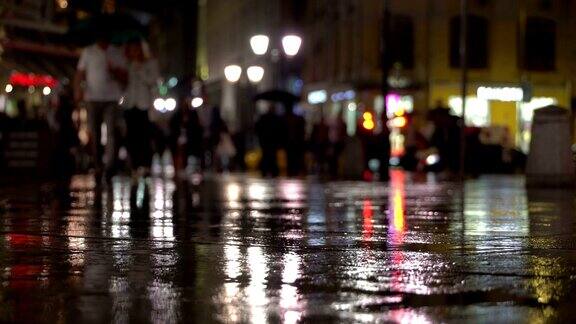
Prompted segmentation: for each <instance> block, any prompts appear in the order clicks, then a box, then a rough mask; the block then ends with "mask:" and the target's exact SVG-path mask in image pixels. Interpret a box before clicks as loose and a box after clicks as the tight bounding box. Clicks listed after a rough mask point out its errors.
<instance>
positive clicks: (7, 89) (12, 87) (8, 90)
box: [4, 83, 14, 93]
mask: <svg viewBox="0 0 576 324" xmlns="http://www.w3.org/2000/svg"><path fill="white" fill-rule="evenodd" d="M4 90H5V91H6V92H7V93H10V92H12V90H14V86H12V85H11V84H10V83H8V84H7V85H6V87H5V88H4Z"/></svg>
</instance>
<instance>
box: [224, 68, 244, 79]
mask: <svg viewBox="0 0 576 324" xmlns="http://www.w3.org/2000/svg"><path fill="white" fill-rule="evenodd" d="M241 75H242V68H241V67H240V66H239V65H228V66H227V67H225V68H224V76H225V77H226V80H228V81H229V82H232V83H234V82H238V80H240V76H241Z"/></svg>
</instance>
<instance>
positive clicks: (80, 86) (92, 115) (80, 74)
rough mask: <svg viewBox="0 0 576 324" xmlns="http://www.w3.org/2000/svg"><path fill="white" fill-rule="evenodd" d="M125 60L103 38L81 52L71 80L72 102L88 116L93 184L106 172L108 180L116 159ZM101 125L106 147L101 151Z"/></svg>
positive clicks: (118, 50)
mask: <svg viewBox="0 0 576 324" xmlns="http://www.w3.org/2000/svg"><path fill="white" fill-rule="evenodd" d="M126 78H127V71H126V58H125V57H124V53H123V51H122V49H120V48H118V47H116V46H112V45H110V43H109V42H108V40H107V37H106V35H104V34H101V35H98V40H97V41H96V43H95V44H93V45H91V46H88V47H86V48H84V49H83V50H82V53H81V55H80V60H79V61H78V66H77V72H76V76H75V79H74V85H75V92H74V98H75V100H76V102H80V101H82V100H83V101H84V102H85V103H86V108H87V112H88V128H89V133H90V143H91V154H92V158H93V160H94V167H95V169H96V172H95V175H96V178H97V180H99V178H100V177H101V176H102V175H103V171H106V176H107V177H106V178H107V179H110V177H111V176H112V172H113V168H114V167H115V164H116V161H117V156H118V149H119V147H118V128H119V127H118V121H119V120H120V110H119V109H118V102H119V100H120V98H121V96H122V90H123V87H124V85H125V83H126ZM102 124H104V125H106V137H105V139H106V141H105V143H106V146H105V148H103V147H102V145H101V144H102V142H103V139H102V135H103V134H102ZM103 157H105V159H104V161H103Z"/></svg>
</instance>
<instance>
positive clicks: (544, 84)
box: [303, 0, 576, 148]
mask: <svg viewBox="0 0 576 324" xmlns="http://www.w3.org/2000/svg"><path fill="white" fill-rule="evenodd" d="M385 3H386V1H377V0H364V1H353V0H337V1H329V0H316V1H311V2H309V3H308V6H307V8H306V24H305V25H306V31H305V35H306V37H307V39H308V43H309V46H308V47H307V48H306V52H305V57H306V64H305V68H304V73H303V77H304V82H305V89H306V91H305V97H308V99H312V100H308V101H309V102H308V104H309V105H308V108H309V109H310V110H314V109H316V110H317V111H322V113H323V114H325V115H336V116H339V115H340V114H342V116H343V118H347V119H349V120H350V121H351V122H352V121H353V120H354V121H355V119H354V116H356V117H357V116H358V112H359V111H363V110H369V111H375V112H376V113H378V114H381V113H382V111H381V110H382V108H383V106H384V105H383V102H384V99H383V98H382V97H381V96H380V93H381V91H380V87H381V80H382V63H381V44H382V39H383V36H382V35H383V21H384V19H383V17H384V14H383V13H384V11H385V10H384V9H385V8H384V4H385ZM387 3H388V6H389V7H388V12H389V17H390V18H389V20H388V21H389V24H388V28H387V30H388V32H387V35H388V36H387V38H386V39H387V46H386V48H387V50H388V51H389V52H388V55H389V56H388V57H389V66H390V69H389V73H388V84H389V86H390V89H391V90H390V93H391V94H392V96H391V97H389V98H387V100H386V103H387V104H389V107H388V109H391V107H390V106H392V109H403V110H414V111H415V112H416V116H420V117H422V118H423V117H424V116H425V112H426V111H427V110H428V109H429V108H431V107H433V106H435V105H437V104H442V105H444V106H449V107H450V108H451V110H452V112H453V113H454V114H459V113H460V114H461V112H460V111H461V99H460V98H459V96H460V94H461V83H460V80H461V69H460V57H459V34H460V29H459V28H460V3H461V1H458V0H426V1H402V0H388V1H387ZM575 14H576V1H569V0H505V1H496V0H470V1H468V15H467V23H468V32H467V36H468V41H467V45H468V47H467V48H468V54H467V62H468V79H469V83H468V87H467V95H468V99H467V103H466V106H467V112H466V120H467V123H468V124H469V125H476V126H482V127H501V128H503V129H505V130H506V131H507V132H508V134H509V136H510V137H511V138H512V141H513V142H514V143H515V145H516V146H518V147H521V148H525V147H526V144H527V142H528V141H529V137H530V133H529V129H530V123H531V118H532V111H533V109H534V108H537V107H541V106H543V105H547V104H552V103H554V104H558V105H560V106H564V107H570V106H571V101H572V98H573V97H574V94H575V91H574V90H573V86H572V84H573V82H574V78H575V76H574V75H575V74H574V69H576V63H575V62H576V61H575V58H576V57H575V55H576V43H574V42H573V41H571V37H572V36H571V35H572V34H573V32H574V31H576V15H575ZM343 94H348V95H343ZM310 101H311V102H310ZM390 113H391V112H390V111H389V112H388V114H390ZM349 115H350V116H349Z"/></svg>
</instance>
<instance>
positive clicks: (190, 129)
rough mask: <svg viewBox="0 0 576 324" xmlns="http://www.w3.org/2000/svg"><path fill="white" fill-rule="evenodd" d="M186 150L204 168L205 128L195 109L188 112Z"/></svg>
mask: <svg viewBox="0 0 576 324" xmlns="http://www.w3.org/2000/svg"><path fill="white" fill-rule="evenodd" d="M186 150H187V153H188V156H192V157H194V158H196V160H197V161H198V162H199V164H200V167H201V168H203V167H204V127H203V126H202V124H201V123H200V117H199V116H198V112H197V111H196V110H195V109H192V110H188V115H187V118H186Z"/></svg>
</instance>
